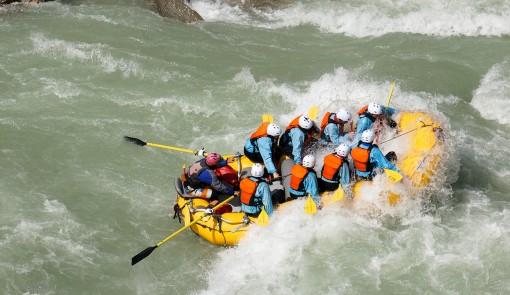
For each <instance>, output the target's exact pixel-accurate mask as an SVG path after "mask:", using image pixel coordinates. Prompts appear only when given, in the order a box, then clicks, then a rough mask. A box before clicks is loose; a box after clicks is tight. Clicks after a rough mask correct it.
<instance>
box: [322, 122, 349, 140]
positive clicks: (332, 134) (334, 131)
mask: <svg viewBox="0 0 510 295" xmlns="http://www.w3.org/2000/svg"><path fill="white" fill-rule="evenodd" d="M324 133H325V134H326V135H328V136H329V139H330V140H331V142H332V143H333V144H334V145H339V144H341V143H342V142H344V141H345V139H344V138H343V137H342V136H340V130H338V126H336V125H335V124H328V125H326V128H324Z"/></svg>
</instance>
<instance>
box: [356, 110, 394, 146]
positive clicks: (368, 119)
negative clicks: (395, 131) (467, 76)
mask: <svg viewBox="0 0 510 295" xmlns="http://www.w3.org/2000/svg"><path fill="white" fill-rule="evenodd" d="M396 112H397V110H396V109H394V108H391V107H385V106H382V105H379V104H377V103H375V102H371V103H369V104H368V105H366V106H364V107H362V108H361V109H360V110H359V111H358V115H359V117H358V121H357V122H356V141H359V140H360V139H361V134H362V133H363V131H365V130H368V129H370V128H372V125H373V124H374V122H375V121H376V120H378V119H379V118H380V117H381V116H384V117H386V118H388V124H389V125H390V127H391V128H395V127H397V123H396V122H395V121H393V120H392V119H391V118H390V116H391V115H393V114H394V113H396Z"/></svg>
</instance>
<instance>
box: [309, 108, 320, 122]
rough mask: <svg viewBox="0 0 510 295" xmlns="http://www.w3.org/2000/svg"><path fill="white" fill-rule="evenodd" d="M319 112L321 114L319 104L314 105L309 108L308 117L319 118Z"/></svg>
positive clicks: (313, 119)
mask: <svg viewBox="0 0 510 295" xmlns="http://www.w3.org/2000/svg"><path fill="white" fill-rule="evenodd" d="M317 114H319V107H318V106H313V107H311V108H310V109H309V110H308V118H310V119H311V120H312V121H315V120H317Z"/></svg>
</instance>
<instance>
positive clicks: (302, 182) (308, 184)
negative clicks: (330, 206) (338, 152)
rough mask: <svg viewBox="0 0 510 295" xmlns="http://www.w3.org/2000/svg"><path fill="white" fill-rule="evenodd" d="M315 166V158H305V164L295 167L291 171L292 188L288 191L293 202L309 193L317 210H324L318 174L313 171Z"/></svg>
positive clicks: (307, 156) (309, 156) (311, 156)
mask: <svg viewBox="0 0 510 295" xmlns="http://www.w3.org/2000/svg"><path fill="white" fill-rule="evenodd" d="M314 166H315V156H314V155H306V156H304V157H303V163H302V164H296V165H294V166H293V167H292V169H291V170H290V173H291V175H290V186H289V188H288V189H289V193H290V199H291V200H293V199H297V198H303V197H307V193H308V194H309V195H310V196H311V197H312V199H313V200H314V202H315V204H316V205H317V208H319V209H322V204H321V199H320V196H319V185H318V183H317V174H316V173H315V171H314V170H313V167H314Z"/></svg>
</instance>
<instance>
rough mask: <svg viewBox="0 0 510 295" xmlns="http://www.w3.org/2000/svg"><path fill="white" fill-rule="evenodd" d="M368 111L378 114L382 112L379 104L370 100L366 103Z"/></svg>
mask: <svg viewBox="0 0 510 295" xmlns="http://www.w3.org/2000/svg"><path fill="white" fill-rule="evenodd" d="M368 112H369V113H370V114H372V115H380V114H382V109H381V106H380V105H379V104H377V103H375V102H371V103H369V104H368Z"/></svg>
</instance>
